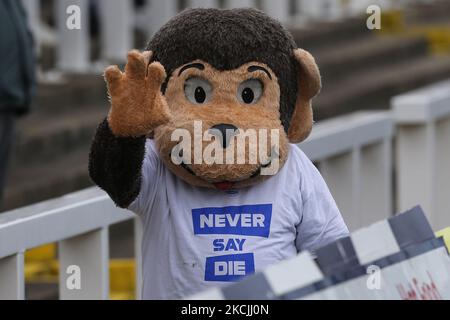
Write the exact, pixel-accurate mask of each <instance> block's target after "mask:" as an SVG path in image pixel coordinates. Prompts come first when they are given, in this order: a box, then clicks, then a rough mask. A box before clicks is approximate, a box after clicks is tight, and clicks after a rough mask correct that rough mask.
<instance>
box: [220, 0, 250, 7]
mask: <svg viewBox="0 0 450 320" xmlns="http://www.w3.org/2000/svg"><path fill="white" fill-rule="evenodd" d="M254 7H256V1H255V0H225V8H228V9H232V8H254Z"/></svg>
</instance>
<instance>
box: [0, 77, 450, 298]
mask: <svg viewBox="0 0 450 320" xmlns="http://www.w3.org/2000/svg"><path fill="white" fill-rule="evenodd" d="M392 105H393V111H368V112H356V113H353V114H349V115H344V116H340V117H337V118H334V119H330V120H326V121H322V122H319V123H317V124H316V125H315V126H314V128H313V131H312V134H311V136H310V137H309V138H308V139H307V140H306V141H304V142H303V143H301V144H299V147H300V148H301V149H302V150H303V151H304V152H305V153H306V154H307V155H308V157H309V158H310V159H311V160H312V161H313V162H315V163H317V164H318V167H319V170H320V171H321V173H322V175H323V177H324V179H325V180H326V182H327V184H328V186H329V187H330V190H331V192H332V194H333V196H334V197H335V199H336V202H337V203H338V206H339V207H340V209H341V212H342V214H343V216H344V219H345V220H346V222H347V224H348V226H349V228H350V230H355V229H357V228H359V227H362V226H366V225H369V224H371V223H372V222H374V221H378V220H382V219H385V218H387V217H389V216H390V215H392V214H393V213H394V211H404V210H406V209H409V208H410V207H412V206H415V205H417V204H420V205H422V206H423V207H424V209H425V212H427V213H429V218H430V221H431V223H432V226H433V227H434V229H435V230H438V229H441V228H443V227H445V226H447V225H449V224H450V214H449V212H448V211H449V209H450V197H449V196H448V192H449V190H450V80H448V81H445V82H442V83H438V84H435V85H432V86H429V87H425V88H422V89H420V90H416V91H413V92H410V93H407V94H404V95H401V96H398V97H395V98H394V99H393V101H392ZM393 138H395V142H396V143H395V144H394V146H395V148H392V139H393ZM392 149H395V151H396V152H395V155H396V157H395V159H396V161H395V163H393V162H392V159H393V156H392ZM393 170H395V172H396V177H397V183H396V189H395V190H393V187H392V186H393V181H392V172H393ZM394 191H395V192H394ZM393 195H396V197H397V209H396V210H393V207H392V202H393ZM128 219H133V215H132V214H131V213H129V212H127V211H125V210H121V209H118V208H117V207H115V206H114V204H113V203H112V201H111V200H110V199H109V198H108V196H107V195H106V194H104V193H103V192H102V191H100V190H99V189H98V188H90V189H86V190H83V191H80V192H77V193H74V194H70V195H67V196H65V197H62V198H59V199H55V200H50V201H46V202H42V203H39V204H36V205H32V206H29V207H26V208H21V209H17V210H14V211H10V212H7V213H4V214H1V215H0V299H2V298H10V299H23V298H24V259H23V255H24V252H25V251H26V250H28V249H30V248H34V247H37V246H40V245H43V244H46V243H52V242H58V243H59V261H60V284H59V288H60V298H61V299H78V298H84V299H106V298H107V297H108V237H107V235H108V227H109V226H110V225H111V224H114V223H118V222H121V221H124V220H128ZM135 221H136V223H135V226H136V231H135V239H136V250H135V251H136V258H137V260H138V261H137V267H140V265H141V264H140V260H141V257H140V239H141V238H142V230H141V226H140V223H139V222H138V220H137V219H136V220H135ZM70 265H77V266H79V267H80V268H81V270H83V272H84V277H83V279H84V282H83V284H82V288H83V289H82V290H69V289H67V287H66V285H65V283H66V279H67V276H68V275H67V273H65V272H64V271H65V270H66V269H67V267H68V266H70ZM137 274H138V276H137V279H136V280H137V284H138V285H137V288H138V294H139V292H140V289H139V288H140V283H141V281H140V274H141V273H140V271H139V270H138V272H137ZM138 296H139V295H138Z"/></svg>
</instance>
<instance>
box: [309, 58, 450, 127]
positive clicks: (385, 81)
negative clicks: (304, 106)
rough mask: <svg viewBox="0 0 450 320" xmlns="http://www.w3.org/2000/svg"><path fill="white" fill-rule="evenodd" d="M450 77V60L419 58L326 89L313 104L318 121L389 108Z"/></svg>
mask: <svg viewBox="0 0 450 320" xmlns="http://www.w3.org/2000/svg"><path fill="white" fill-rule="evenodd" d="M449 77H450V57H449V56H442V57H439V56H438V57H429V56H425V57H419V58H415V59H411V60H405V61H404V62H402V63H397V64H395V65H387V66H381V67H378V66H372V67H371V68H370V69H367V70H363V71H359V72H356V73H351V72H349V73H348V74H347V75H346V77H345V78H344V79H341V80H339V81H337V82H333V83H328V84H326V85H324V87H323V90H322V92H321V94H320V95H319V96H318V97H317V98H316V99H315V101H314V103H313V104H314V109H315V119H316V120H322V119H326V118H330V117H334V116H337V115H341V114H345V113H349V112H353V111H355V110H364V109H380V108H381V109H382V108H388V107H389V101H390V98H391V97H392V96H394V95H397V94H400V93H402V92H405V91H409V90H413V89H415V88H417V87H420V86H424V85H426V84H429V83H432V82H436V81H439V80H442V79H445V78H449Z"/></svg>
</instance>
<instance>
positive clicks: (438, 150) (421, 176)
mask: <svg viewBox="0 0 450 320" xmlns="http://www.w3.org/2000/svg"><path fill="white" fill-rule="evenodd" d="M392 106H393V109H394V115H395V119H396V122H397V143H396V144H397V149H396V150H397V154H396V155H397V156H396V159H397V165H396V174H397V188H398V190H397V194H398V208H397V210H398V211H404V210H407V209H410V208H411V207H413V206H415V205H417V204H420V205H421V206H422V207H423V209H424V211H425V213H426V214H427V215H428V218H429V220H430V223H431V225H432V227H433V228H434V229H435V230H438V229H442V228H444V227H446V226H448V225H449V224H450V213H449V208H450V196H449V190H450V165H449V164H450V81H446V82H442V83H439V84H436V85H432V86H429V87H426V88H423V89H420V90H416V91H413V92H410V93H406V94H404V95H400V96H398V97H395V98H394V99H393V101H392Z"/></svg>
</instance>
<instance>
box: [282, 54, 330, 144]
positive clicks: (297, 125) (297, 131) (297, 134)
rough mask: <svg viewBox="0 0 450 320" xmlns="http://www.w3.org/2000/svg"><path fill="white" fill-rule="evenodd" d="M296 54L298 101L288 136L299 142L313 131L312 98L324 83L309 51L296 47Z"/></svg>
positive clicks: (292, 141) (290, 139)
mask: <svg viewBox="0 0 450 320" xmlns="http://www.w3.org/2000/svg"><path fill="white" fill-rule="evenodd" d="M294 56H295V60H297V82H298V88H297V102H296V104H295V110H294V114H293V115H292V119H291V125H290V127H289V131H288V138H289V141H290V142H291V143H299V142H302V141H303V140H305V139H306V138H307V137H308V136H309V134H310V133H311V129H312V125H313V111H312V104H311V100H312V98H314V97H315V96H316V95H317V94H318V93H319V91H320V88H321V87H322V83H321V80H320V72H319V68H318V67H317V64H316V61H315V60H314V57H313V56H312V55H311V54H310V53H309V52H307V51H305V50H302V49H295V50H294Z"/></svg>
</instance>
